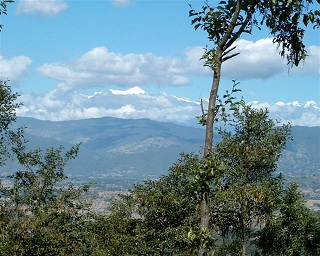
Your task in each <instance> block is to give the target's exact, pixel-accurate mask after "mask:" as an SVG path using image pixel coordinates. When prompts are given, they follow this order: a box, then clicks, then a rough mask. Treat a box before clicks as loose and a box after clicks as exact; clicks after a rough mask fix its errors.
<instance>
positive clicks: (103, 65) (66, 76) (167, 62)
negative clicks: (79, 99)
mask: <svg viewBox="0 0 320 256" xmlns="http://www.w3.org/2000/svg"><path fill="white" fill-rule="evenodd" d="M180 62H181V61H180V60H179V59H177V58H171V57H162V56H160V57H159V56H155V55H153V54H151V53H146V54H127V55H122V54H119V53H114V52H110V51H109V50H108V49H107V48H105V47H96V48H94V49H93V50H91V51H89V52H87V53H85V54H84V55H82V56H80V57H79V58H77V59H74V60H73V61H71V62H69V63H51V64H44V65H42V66H40V67H39V68H38V71H39V72H40V73H42V74H43V75H45V76H47V77H50V78H53V79H56V80H58V81H61V84H60V86H59V88H60V89H61V90H65V91H68V90H74V89H76V88H88V87H110V85H118V86H127V87H128V86H133V85H135V84H141V85H145V84H153V85H174V86H179V85H184V84H187V83H188V82H189V80H188V78H186V77H184V76H183V75H182V70H181V69H180V68H179V66H180V64H181V63H180Z"/></svg>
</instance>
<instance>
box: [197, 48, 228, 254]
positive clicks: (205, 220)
mask: <svg viewBox="0 0 320 256" xmlns="http://www.w3.org/2000/svg"><path fill="white" fill-rule="evenodd" d="M221 64H222V50H221V49H220V48H219V47H218V48H217V51H216V58H215V65H214V67H213V72H214V73H213V81H212V87H211V91H210V98H209V104H208V116H207V120H206V137H205V145H204V152H203V158H204V160H206V159H207V157H208V154H209V153H210V152H211V151H212V143H213V124H214V119H215V105H216V99H217V95H218V88H219V84H220V73H221ZM209 194H210V187H209V186H207V187H205V188H204V190H203V191H202V201H201V204H200V230H201V231H203V232H206V231H209V222H210V198H209ZM204 242H205V241H201V243H200V247H199V250H198V256H205V255H207V249H206V248H205V246H204Z"/></svg>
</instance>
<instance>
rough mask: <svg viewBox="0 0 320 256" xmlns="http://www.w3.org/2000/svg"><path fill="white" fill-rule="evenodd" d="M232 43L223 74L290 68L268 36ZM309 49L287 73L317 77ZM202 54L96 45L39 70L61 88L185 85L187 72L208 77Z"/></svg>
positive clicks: (315, 54)
mask: <svg viewBox="0 0 320 256" xmlns="http://www.w3.org/2000/svg"><path fill="white" fill-rule="evenodd" d="M235 44H236V45H237V48H236V49H235V51H237V52H240V55H238V56H236V57H234V58H233V59H231V60H227V61H226V62H224V63H223V65H222V77H224V78H227V79H238V80H241V81H243V80H246V79H268V78H270V77H273V76H276V75H283V74H285V75H287V73H288V68H289V67H288V66H287V65H286V61H285V60H284V59H283V58H281V57H280V55H279V54H278V52H277V49H276V46H275V45H274V44H273V43H272V39H271V38H265V39H261V40H258V41H256V42H253V41H248V40H239V41H237V42H236V43H235ZM308 52H309V57H308V58H307V60H306V61H305V63H304V65H303V64H302V65H301V67H299V68H294V69H292V70H291V71H290V74H293V75H299V76H301V75H317V76H319V65H320V63H319V55H320V54H319V52H320V48H319V47H317V46H311V47H308ZM203 53H204V49H203V48H202V47H190V48H187V49H185V51H184V56H183V58H177V57H168V56H156V55H154V54H152V53H144V54H126V55H123V54H121V53H115V52H111V51H109V50H108V49H107V48H105V47H96V48H94V49H92V50H91V51H88V52H86V53H85V54H83V55H82V56H80V57H78V58H75V59H73V60H71V61H70V62H55V63H46V64H43V65H41V66H40V67H38V71H39V72H40V73H42V74H43V75H44V76H46V77H49V78H52V79H55V80H57V81H59V82H60V84H59V90H61V91H65V92H66V91H71V90H76V89H77V88H95V87H106V88H110V87H112V86H114V85H116V86H123V87H132V86H134V85H136V84H139V85H143V86H145V85H158V86H181V85H187V84H189V82H190V81H189V77H188V76H190V75H200V76H210V75H212V71H211V70H210V69H209V68H208V67H203V60H200V58H201V56H202V55H203ZM315 63H316V64H315Z"/></svg>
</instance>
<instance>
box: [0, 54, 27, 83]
mask: <svg viewBox="0 0 320 256" xmlns="http://www.w3.org/2000/svg"><path fill="white" fill-rule="evenodd" d="M31 63H32V60H31V59H30V58H29V57H26V56H16V57H12V58H11V59H5V58H4V57H3V56H1V55H0V80H7V79H9V80H10V81H11V84H12V85H17V84H19V81H20V80H21V78H22V77H23V76H24V75H25V74H26V72H27V70H28V67H29V65H30V64H31Z"/></svg>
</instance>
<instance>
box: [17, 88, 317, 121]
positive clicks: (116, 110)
mask: <svg viewBox="0 0 320 256" xmlns="http://www.w3.org/2000/svg"><path fill="white" fill-rule="evenodd" d="M20 100H21V101H22V102H24V105H23V106H22V107H21V108H20V109H19V110H18V115H20V116H28V117H34V118H37V119H45V120H53V121H58V120H59V121H60V120H71V119H85V118H98V117H104V116H111V117H118V118H133V119H138V118H148V119H151V120H155V121H161V122H173V123H178V124H182V125H189V126H197V127H199V125H197V120H196V118H195V117H196V116H198V115H199V114H200V108H199V102H194V101H191V100H188V99H185V98H179V97H176V96H174V95H170V94H166V93H157V94H152V93H148V92H145V91H144V90H142V89H141V88H139V87H134V88H131V89H129V90H123V91H121V90H112V89H110V90H106V91H102V92H97V93H94V94H93V95H84V94H79V93H76V92H69V93H68V94H63V97H62V96H61V94H60V93H59V91H58V90H53V91H51V92H48V93H45V94H41V95H40V94H26V95H22V96H21V97H20ZM249 104H251V105H252V106H253V107H256V108H268V109H269V111H270V117H271V118H273V119H279V120H281V123H288V122H290V123H291V124H292V125H302V126H320V106H319V105H318V104H317V103H315V102H313V101H308V102H305V103H299V102H288V103H284V102H277V103H268V102H257V101H254V102H251V103H249Z"/></svg>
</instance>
